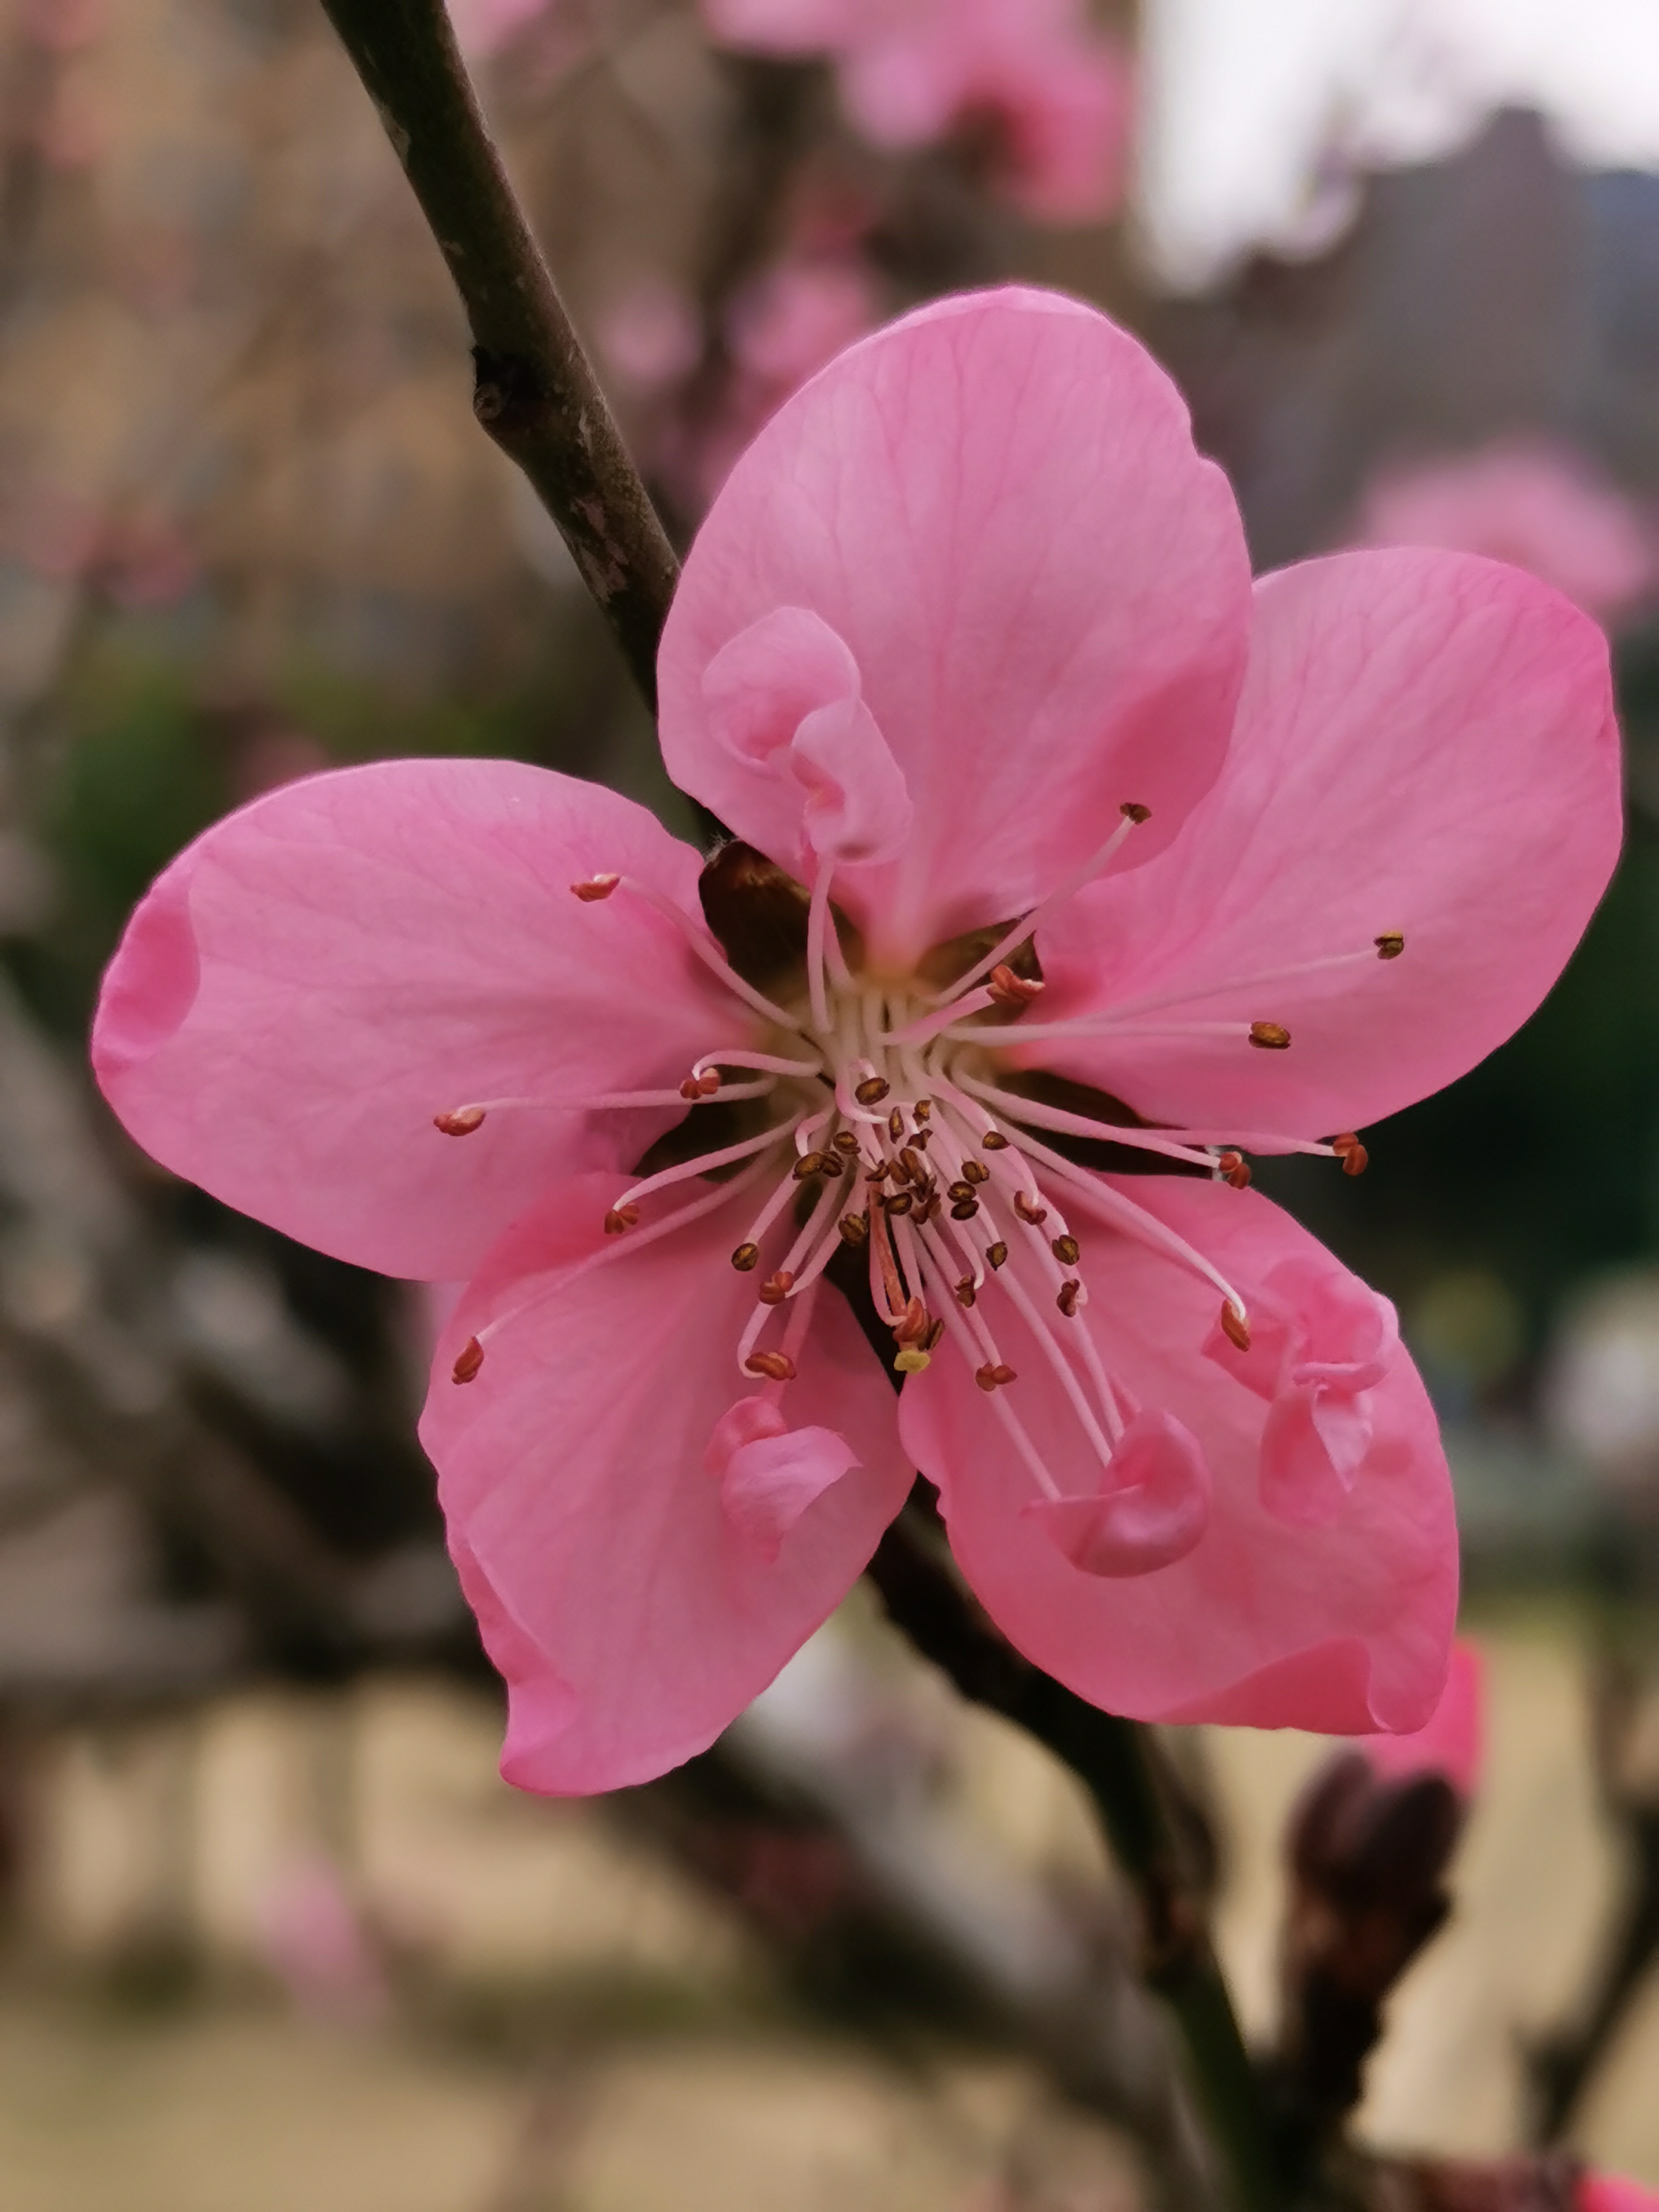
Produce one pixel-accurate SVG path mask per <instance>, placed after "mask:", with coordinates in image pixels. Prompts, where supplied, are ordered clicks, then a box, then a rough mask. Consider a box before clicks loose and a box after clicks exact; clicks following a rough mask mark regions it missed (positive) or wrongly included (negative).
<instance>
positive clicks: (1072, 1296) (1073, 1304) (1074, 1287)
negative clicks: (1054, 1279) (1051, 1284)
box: [1054, 1275, 1083, 1321]
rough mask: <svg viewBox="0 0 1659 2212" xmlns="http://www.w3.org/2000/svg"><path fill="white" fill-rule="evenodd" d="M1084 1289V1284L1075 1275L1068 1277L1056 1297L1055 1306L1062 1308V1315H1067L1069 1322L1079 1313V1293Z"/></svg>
mask: <svg viewBox="0 0 1659 2212" xmlns="http://www.w3.org/2000/svg"><path fill="white" fill-rule="evenodd" d="M1082 1288H1083V1285H1082V1284H1081V1283H1080V1282H1079V1280H1078V1279H1077V1277H1076V1276H1075V1275H1068V1276H1067V1277H1066V1280H1065V1281H1064V1282H1063V1283H1062V1284H1061V1285H1060V1290H1059V1291H1058V1293H1057V1294H1056V1296H1055V1298H1054V1304H1056V1305H1057V1306H1058V1307H1059V1308H1060V1311H1061V1313H1063V1314H1064V1315H1065V1316H1066V1320H1067V1321H1070V1320H1071V1319H1072V1318H1073V1316H1074V1315H1075V1313H1076V1312H1077V1299H1078V1292H1079V1291H1080V1290H1081V1289H1082Z"/></svg>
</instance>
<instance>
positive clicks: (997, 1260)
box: [985, 1237, 1008, 1267]
mask: <svg viewBox="0 0 1659 2212" xmlns="http://www.w3.org/2000/svg"><path fill="white" fill-rule="evenodd" d="M1007 1257H1008V1247H1007V1246H1006V1244H1005V1243H1003V1241H1002V1239H1001V1237H998V1239H997V1241H996V1243H994V1244H989V1245H987V1247H986V1249H985V1264H986V1266H987V1267H1001V1266H1002V1264H1003V1262H1004V1261H1006V1259H1007Z"/></svg>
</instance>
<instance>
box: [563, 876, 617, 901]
mask: <svg viewBox="0 0 1659 2212" xmlns="http://www.w3.org/2000/svg"><path fill="white" fill-rule="evenodd" d="M621 881H622V878H621V877H620V876H589V878H587V880H586V883H580V884H571V886H570V888H571V890H573V891H574V893H575V895H576V896H577V897H578V898H579V899H580V900H581V902H582V903H583V904H584V905H585V906H592V905H593V903H594V902H595V901H596V900H599V899H608V898H609V897H610V896H611V892H612V891H614V890H616V888H617V884H619V883H620V882H621Z"/></svg>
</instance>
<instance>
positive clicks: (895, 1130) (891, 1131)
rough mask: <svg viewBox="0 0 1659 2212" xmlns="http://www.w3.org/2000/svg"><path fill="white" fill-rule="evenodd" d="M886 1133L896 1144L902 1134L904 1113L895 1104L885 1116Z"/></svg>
mask: <svg viewBox="0 0 1659 2212" xmlns="http://www.w3.org/2000/svg"><path fill="white" fill-rule="evenodd" d="M887 1133H888V1135H889V1136H890V1138H891V1139H892V1140H893V1142H894V1143H895V1144H897V1143H898V1142H899V1141H900V1140H901V1139H902V1137H903V1135H904V1115H903V1112H902V1109H901V1108H899V1107H897V1106H895V1107H894V1109H893V1110H892V1112H891V1113H890V1115H888V1116H887Z"/></svg>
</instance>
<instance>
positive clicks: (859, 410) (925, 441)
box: [659, 289, 1249, 960]
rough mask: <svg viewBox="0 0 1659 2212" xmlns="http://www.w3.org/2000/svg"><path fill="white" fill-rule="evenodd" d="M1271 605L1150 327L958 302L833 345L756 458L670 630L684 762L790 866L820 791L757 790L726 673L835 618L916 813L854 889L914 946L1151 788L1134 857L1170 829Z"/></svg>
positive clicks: (685, 775) (995, 911)
mask: <svg viewBox="0 0 1659 2212" xmlns="http://www.w3.org/2000/svg"><path fill="white" fill-rule="evenodd" d="M784 608H793V609H798V610H803V611H805V612H806V613H807V614H808V615H811V616H813V617H817V620H818V621H819V622H820V623H822V624H823V625H824V626H826V628H827V629H828V630H829V631H830V632H832V633H833V634H834V635H835V637H836V639H838V640H839V641H841V643H842V645H843V646H844V647H845V648H846V650H847V652H848V653H849V654H850V656H851V659H852V661H853V663H854V665H855V666H856V669H857V672H858V677H859V681H860V695H861V696H862V699H863V701H864V703H865V705H866V707H867V708H868V710H869V713H870V714H871V716H872V718H873V720H874V724H875V726H877V728H878V730H879V731H880V732H881V734H882V736H883V737H884V738H885V740H886V744H887V745H888V747H889V748H890V750H891V753H892V756H893V758H894V759H895V760H896V763H897V766H898V769H899V771H900V772H901V774H902V778H903V781H904V783H905V785H906V786H907V787H908V795H909V798H910V800H911V802H912V804H913V805H914V808H915V822H914V826H913V827H912V829H910V832H909V834H908V838H907V840H906V842H905V845H904V849H903V852H902V855H901V857H900V858H899V859H898V860H896V861H894V862H892V863H890V864H879V865H878V864H874V863H869V864H866V865H863V866H853V867H844V868H842V870H841V871H840V872H838V874H837V878H836V883H837V892H836V896H837V897H838V898H840V899H841V900H842V902H844V903H845V904H846V905H847V906H848V908H849V909H850V910H851V911H852V912H853V913H854V915H856V916H857V918H858V919H859V920H860V921H861V922H862V923H863V924H864V925H865V926H866V930H867V931H868V932H869V933H871V935H872V939H873V941H874V947H875V951H876V952H877V953H878V956H879V957H882V958H884V959H895V960H896V959H904V958H909V957H915V955H917V954H918V953H920V952H921V951H924V950H925V949H926V948H927V946H928V945H931V944H933V943H935V942H937V941H938V940H939V939H943V938H945V937H948V936H951V935H952V934H954V933H957V931H960V930H962V929H963V928H966V927H970V926H976V925H979V924H982V923H985V922H987V921H997V920H1000V919H1001V918H1002V917H1004V916H1007V915H1015V914H1018V913H1020V912H1022V911H1024V909H1025V908H1029V907H1030V906H1031V905H1033V904H1034V903H1035V902H1036V900H1037V899H1038V898H1040V897H1041V896H1042V895H1043V894H1044V893H1045V892H1046V891H1048V890H1050V889H1052V888H1053V885H1054V882H1055V880H1056V878H1057V877H1060V876H1063V875H1064V874H1065V873H1066V872H1068V871H1069V870H1071V869H1073V868H1074V867H1077V866H1081V865H1082V864H1083V863H1084V861H1085V860H1087V858H1088V857H1089V856H1090V855H1091V854H1092V853H1093V852H1095V851H1096V850H1097V849H1098V848H1100V847H1101V846H1102V845H1103V843H1104V842H1105V840H1106V838H1107V836H1108V835H1109V832H1110V831H1111V830H1112V829H1114V828H1115V826H1116V825H1117V823H1118V820H1119V811H1118V810H1119V808H1120V807H1121V805H1123V804H1124V803H1125V802H1134V803H1138V804H1140V805H1146V806H1150V807H1151V808H1152V819H1151V821H1150V823H1148V824H1147V826H1146V829H1144V830H1141V831H1139V832H1137V836H1136V839H1135V841H1134V844H1133V848H1132V851H1133V856H1134V857H1135V858H1137V859H1144V858H1146V857H1147V856H1149V855H1150V854H1152V852H1154V851H1155V850H1156V849H1157V848H1158V846H1159V844H1161V843H1162V842H1164V841H1166V840H1167V839H1168V838H1169V837H1170V836H1173V835H1174V833H1175V831H1176V829H1177V828H1178V826H1179V824H1180V822H1181V820H1182V817H1183V816H1184V815H1185V814H1186V813H1187V811H1188V809H1189V808H1190V807H1191V806H1192V805H1193V804H1194V801H1195V800H1196V799H1198V798H1199V797H1200V795H1201V793H1203V792H1204V791H1205V790H1206V788H1207V787H1208V786H1209V785H1210V784H1211V782H1212V781H1213V780H1214V778H1215V775H1216V774H1217V771H1218V767H1219V764H1220V761H1221V757H1222V753H1223V750H1224V749H1225V744H1226V742H1227V731H1228V727H1229V725H1230V723H1231V716H1232V709H1233V704H1234V702H1235V700H1236V699H1237V694H1238V687H1239V685H1240V684H1241V682H1242V680H1243V661H1244V655H1245V650H1246V644H1245V640H1246V632H1247V626H1248V623H1249V572H1248V562H1247V560H1246V556H1245V551H1244V544H1243V534H1242V532H1241V529H1240V526H1239V521H1238V516H1237V509H1236V508H1235V507H1234V504H1233V500H1232V495H1231V492H1230V491H1229V489H1228V488H1227V484H1226V482H1225V479H1224V478H1223V477H1222V476H1221V474H1220V472H1219V471H1218V470H1217V469H1216V468H1214V467H1213V466H1212V464H1210V463H1209V462H1207V461H1204V460H1200V458H1199V456H1198V454H1197V453H1195V452H1194V448H1193V444H1192V438H1191V432H1190V429H1189V427H1188V418H1187V411H1186V408H1185V406H1184V404H1182V399H1181V398H1180V395H1179V394H1178V393H1177V392H1176V388H1175V386H1173V385H1172V384H1171V383H1170V380H1169V379H1168V378H1167V377H1166V376H1165V375H1164V372H1163V371H1162V370H1161V369H1160V368H1158V366H1157V365H1156V363H1155V362H1153V361H1152V358H1151V356H1149V355H1148V354H1147V353H1146V352H1145V351H1144V350H1143V349H1142V348H1141V347H1140V346H1139V345H1138V344H1137V343H1136V342H1135V341H1134V340H1133V338H1131V337H1128V336H1127V334H1126V333H1125V332H1124V331H1120V330H1118V329H1117V328H1116V327H1115V325H1113V324H1111V323H1109V322H1108V321H1107V320H1106V319H1105V318H1104V317H1103V316H1102V315H1099V314H1097V313H1094V311H1093V310H1092V309H1090V308H1087V307H1082V306H1080V305H1079V304H1078V303H1077V302H1076V301H1071V300H1066V299H1064V298H1062V297H1060V295H1057V294H1054V293H1045V292H1034V291H1022V290H1013V289H1010V290H1006V291H1000V292H990V293H981V294H976V295H971V296H969V297H967V298H962V299H957V300H951V301H944V302H940V303H938V304H936V305H934V306H933V307H927V308H923V309H922V310H921V311H920V312H919V313H915V314H912V315H909V316H907V317H906V318H905V319H903V320H902V321H901V322H898V323H896V324H894V325H891V326H890V328H889V329H887V330H885V331H879V332H878V333H877V334H876V335H875V336H873V337H870V338H866V339H865V340H864V341H863V342H862V343H860V344H858V345H856V346H854V348H852V349H851V350H850V351H848V352H847V353H844V354H842V356H840V357H839V358H838V359H837V360H836V361H834V362H831V363H830V365H829V367H828V368H826V369H824V370H823V371H822V372H821V373H820V374H818V375H817V377H816V378H814V379H813V380H812V381H811V383H810V384H808V385H807V386H805V387H804V388H803V389H802V390H801V391H800V392H798V393H797V394H796V395H795V397H794V398H793V399H792V400H790V401H789V402H788V403H787V404H786V405H785V406H784V407H783V408H782V409H781V410H780V412H779V413H778V414H777V415H776V416H774V418H773V420H772V421H771V422H770V423H769V424H768V426H767V427H766V428H765V429H764V430H763V431H762V432H761V434H760V435H759V437H758V438H757V440H756V441H755V443H754V444H753V446H751V447H750V449H749V451H748V453H746V454H745V455H744V458H743V459H741V460H740V461H739V462H738V465H737V467H736V468H735V469H734V470H733V471H732V476H731V477H730V478H729V480H728V481H727V483H726V488H725V489H724V490H723V491H722V492H721V494H720V497H719V498H718V499H717V500H716V501H715V502H714V507H713V509H712V511H711V512H710V513H709V515H708V520H707V521H706V522H705V523H704V524H703V526H702V531H701V532H699V534H698V537H697V540H696V544H694V546H693V547H692V549H691V552H690V557H689V558H688V560H687V562H686V565H685V574H684V577H683V579H682V580H681V583H680V587H679V590H678V594H677V595H676V598H675V601H674V605H673V607H672V609H671V612H670V615H669V618H668V626H667V629H665V633H664V636H663V644H662V653H661V656H660V659H659V678H660V686H661V695H662V738H663V751H664V755H665V758H666V760H667V763H668V768H669V772H670V774H671V775H672V776H673V777H674V778H675V780H676V781H678V783H680V784H681V785H682V786H683V787H684V788H685V789H686V790H687V791H690V792H691V793H694V794H695V795H696V797H697V798H699V799H702V800H704V801H705V802H706V803H707V804H708V805H710V806H711V807H713V808H714V811H715V812H716V813H717V814H719V815H720V817H721V819H722V820H723V821H726V822H728V823H730V824H731V826H732V829H734V830H736V831H737V833H738V836H742V837H744V838H746V839H747V840H748V841H749V842H751V843H753V844H756V845H758V846H759V847H760V848H762V849H763V851H765V852H767V853H769V854H770V855H771V857H772V858H773V859H775V860H778V861H779V862H780V863H781V865H783V866H791V865H792V863H793V856H794V854H795V853H796V851H797V849H798V848H799V843H800V832H799V826H798V825H799V810H800V807H801V805H802V803H803V801H802V798H801V795H800V794H799V793H787V787H785V786H784V785H783V784H782V783H781V781H775V782H774V783H773V784H772V785H771V786H770V787H769V788H768V790H767V791H766V792H765V793H758V792H757V781H756V777H755V774H754V771H753V769H752V768H751V767H750V765H749V764H748V763H745V762H744V761H741V760H739V759H737V758H735V757H734V756H733V754H732V750H731V749H730V747H729V745H728V744H726V742H725V741H724V740H723V738H722V734H721V722H720V719H719V718H718V717H717V714H716V711H715V709H714V707H712V706H711V703H710V701H709V698H708V696H707V693H706V690H705V678H707V676H708V671H710V669H711V667H712V666H713V665H714V664H715V663H716V662H717V660H718V659H719V657H720V654H721V653H722V652H723V651H724V650H725V649H726V648H727V647H730V645H731V644H732V641H733V640H734V639H736V638H738V636H739V635H741V634H742V633H744V631H746V630H749V629H750V627H751V625H754V624H756V623H762V622H763V621H764V620H766V619H767V618H768V617H775V615H776V614H777V612H778V611H779V610H781V609H784ZM721 711H722V713H723V712H724V711H725V710H724V709H722V710H721ZM786 796H787V800H788V805H787V808H786V807H785V806H784V805H783V799H784V797H786Z"/></svg>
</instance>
